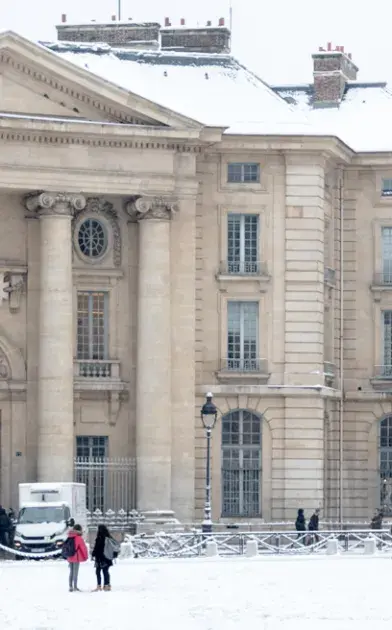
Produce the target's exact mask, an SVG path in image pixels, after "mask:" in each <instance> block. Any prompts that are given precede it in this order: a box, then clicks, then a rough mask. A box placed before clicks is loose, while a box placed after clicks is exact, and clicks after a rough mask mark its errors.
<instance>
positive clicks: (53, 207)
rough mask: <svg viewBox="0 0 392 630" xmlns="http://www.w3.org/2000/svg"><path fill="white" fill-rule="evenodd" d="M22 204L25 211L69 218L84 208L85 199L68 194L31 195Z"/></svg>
mask: <svg viewBox="0 0 392 630" xmlns="http://www.w3.org/2000/svg"><path fill="white" fill-rule="evenodd" d="M24 202H25V206H26V208H27V210H29V211H30V212H36V213H37V214H39V215H48V214H59V215H65V216H71V215H72V214H74V212H75V211H79V212H80V210H83V208H84V207H85V206H86V199H85V198H84V197H83V195H73V194H68V193H51V192H50V193H48V192H40V193H31V194H29V195H27V196H26V197H25V200H24Z"/></svg>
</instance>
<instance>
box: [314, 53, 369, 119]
mask: <svg viewBox="0 0 392 630" xmlns="http://www.w3.org/2000/svg"><path fill="white" fill-rule="evenodd" d="M312 59H313V89H314V103H313V104H314V107H338V106H339V105H340V103H341V100H342V97H343V94H344V91H345V88H346V84H347V81H355V80H356V78H357V73H358V68H357V66H356V65H355V64H354V63H353V61H352V59H351V54H347V53H346V52H345V51H344V46H335V48H333V47H332V44H331V43H330V42H329V43H328V44H327V47H326V49H325V48H323V47H320V48H319V51H318V53H316V54H314V55H312Z"/></svg>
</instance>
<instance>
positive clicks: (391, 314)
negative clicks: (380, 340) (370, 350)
mask: <svg viewBox="0 0 392 630" xmlns="http://www.w3.org/2000/svg"><path fill="white" fill-rule="evenodd" d="M383 318H384V371H385V376H388V375H391V374H392V311H384V312H383Z"/></svg>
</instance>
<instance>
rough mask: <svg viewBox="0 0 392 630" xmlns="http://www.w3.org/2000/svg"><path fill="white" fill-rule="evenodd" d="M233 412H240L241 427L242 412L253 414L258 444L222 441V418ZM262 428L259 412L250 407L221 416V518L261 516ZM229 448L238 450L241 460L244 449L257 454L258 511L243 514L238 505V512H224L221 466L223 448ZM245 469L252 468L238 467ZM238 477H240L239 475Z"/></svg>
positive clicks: (232, 410)
mask: <svg viewBox="0 0 392 630" xmlns="http://www.w3.org/2000/svg"><path fill="white" fill-rule="evenodd" d="M235 413H239V414H240V418H239V424H240V426H241V428H242V425H243V420H244V418H243V414H244V413H249V414H251V415H252V416H253V418H254V419H257V421H258V423H259V435H260V442H259V443H258V444H240V443H238V444H233V443H230V444H229V443H225V444H224V443H223V434H224V431H223V424H224V420H227V419H228V418H229V417H230V416H231V415H233V414H235ZM263 428H264V422H263V418H262V416H260V414H258V413H255V412H254V411H252V410H250V409H231V410H230V411H229V412H227V413H225V414H223V415H222V417H221V422H220V441H221V478H220V483H221V506H220V514H221V518H262V504H263V499H262V496H263V495H262V488H263ZM242 434H243V432H242V430H240V431H239V435H242ZM225 449H226V450H230V451H234V452H238V454H239V455H240V457H239V460H241V454H242V459H243V452H244V451H246V450H250V451H252V452H254V453H257V454H258V458H259V468H258V473H259V474H258V495H259V496H258V507H259V509H258V511H257V512H254V513H252V514H245V513H241V506H240V510H239V512H238V513H230V512H225V510H224V499H225V497H224V492H223V483H224V479H223V471H224V466H223V451H224V450H225ZM241 470H242V471H245V470H248V472H249V471H251V470H252V468H246V467H245V466H242V467H240V468H239V471H241ZM239 479H241V475H239ZM243 494H244V493H243V490H241V489H240V492H239V502H240V503H241V497H242V498H243Z"/></svg>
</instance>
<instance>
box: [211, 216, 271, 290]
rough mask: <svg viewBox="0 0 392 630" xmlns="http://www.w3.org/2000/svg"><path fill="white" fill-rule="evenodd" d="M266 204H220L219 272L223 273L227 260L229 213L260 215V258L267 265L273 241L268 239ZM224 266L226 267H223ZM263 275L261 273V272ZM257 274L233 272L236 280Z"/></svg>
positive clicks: (246, 278) (250, 277)
mask: <svg viewBox="0 0 392 630" xmlns="http://www.w3.org/2000/svg"><path fill="white" fill-rule="evenodd" d="M266 209H267V208H266V206H265V205H258V206H249V205H238V204H230V205H228V204H224V205H219V206H218V221H219V252H220V256H219V269H218V274H220V273H221V267H222V265H226V264H227V262H228V260H227V249H228V216H229V214H244V215H245V214H249V215H257V216H258V217H259V237H258V260H259V262H261V263H265V264H266V265H267V261H268V258H269V248H270V247H271V243H270V242H269V241H268V234H267V226H266ZM223 268H224V267H223ZM259 275H261V274H259ZM255 277H256V278H257V276H256V275H255V274H249V275H243V276H241V275H237V274H233V278H235V279H236V280H239V281H241V280H245V281H246V280H249V279H252V278H253V279H255Z"/></svg>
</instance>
